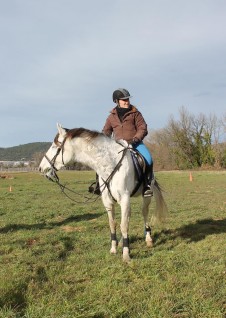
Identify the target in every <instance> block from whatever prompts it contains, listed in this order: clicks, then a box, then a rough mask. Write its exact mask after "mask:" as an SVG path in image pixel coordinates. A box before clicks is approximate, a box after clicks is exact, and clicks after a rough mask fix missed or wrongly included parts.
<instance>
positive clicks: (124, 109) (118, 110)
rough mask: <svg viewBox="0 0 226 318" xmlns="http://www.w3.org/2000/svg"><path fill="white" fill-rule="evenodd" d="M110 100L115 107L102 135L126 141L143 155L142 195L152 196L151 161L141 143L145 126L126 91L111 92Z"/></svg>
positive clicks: (145, 129)
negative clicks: (144, 165)
mask: <svg viewBox="0 0 226 318" xmlns="http://www.w3.org/2000/svg"><path fill="white" fill-rule="evenodd" d="M112 98H113V102H114V103H116V107H114V108H113V109H112V110H111V112H110V115H109V116H108V118H107V120H106V122H105V125H104V128H103V133H104V134H105V135H107V136H112V135H113V137H114V139H115V140H119V139H124V140H126V141H127V142H128V143H129V144H132V146H133V148H134V149H136V150H137V151H139V152H140V153H141V154H142V155H143V157H144V159H145V161H146V173H145V180H144V190H143V195H144V196H145V197H147V196H152V195H153V189H152V186H151V185H152V182H151V181H152V180H153V178H154V175H153V161H152V157H151V154H150V152H149V150H148V148H147V147H146V146H145V144H144V143H143V141H142V140H143V139H144V137H145V136H146V135H147V134H148V131H147V124H146V122H145V120H144V118H143V116H142V114H141V113H140V112H139V111H138V109H137V108H136V107H135V106H133V105H131V104H130V98H131V96H130V93H129V92H128V90H126V89H125V88H118V89H117V90H115V91H114V92H113V96H112ZM97 187H98V185H97ZM97 187H96V190H97ZM96 192H98V191H96Z"/></svg>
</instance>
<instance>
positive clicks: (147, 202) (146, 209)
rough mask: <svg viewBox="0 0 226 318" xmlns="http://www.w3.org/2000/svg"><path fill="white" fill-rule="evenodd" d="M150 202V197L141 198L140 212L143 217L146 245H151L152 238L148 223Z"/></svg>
mask: <svg viewBox="0 0 226 318" xmlns="http://www.w3.org/2000/svg"><path fill="white" fill-rule="evenodd" d="M150 203H151V197H146V198H143V206H142V214H143V218H144V227H145V241H146V244H147V247H152V246H153V240H152V237H151V226H150V224H149V220H148V219H149V218H148V214H149V205H150Z"/></svg>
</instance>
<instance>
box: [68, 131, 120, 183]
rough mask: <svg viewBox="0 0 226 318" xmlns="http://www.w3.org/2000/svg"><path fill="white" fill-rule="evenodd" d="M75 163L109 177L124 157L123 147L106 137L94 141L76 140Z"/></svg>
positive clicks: (99, 137)
mask: <svg viewBox="0 0 226 318" xmlns="http://www.w3.org/2000/svg"><path fill="white" fill-rule="evenodd" d="M74 146H75V161H78V162H80V163H82V164H85V165H87V166H89V167H90V168H92V169H93V170H95V171H96V172H97V173H98V174H99V175H101V176H103V177H104V176H108V175H109V174H110V173H111V172H112V170H113V169H114V168H115V166H116V165H117V163H118V162H119V160H120V158H121V157H122V152H121V151H122V150H123V147H122V146H121V145H119V144H118V143H116V142H115V141H114V140H112V139H109V138H108V137H105V136H98V137H96V138H93V139H92V140H89V141H88V140H86V139H85V138H76V140H75V143H74Z"/></svg>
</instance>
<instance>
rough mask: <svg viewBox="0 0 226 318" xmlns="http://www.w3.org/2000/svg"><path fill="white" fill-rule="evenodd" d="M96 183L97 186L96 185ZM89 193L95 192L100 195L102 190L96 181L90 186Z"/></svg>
mask: <svg viewBox="0 0 226 318" xmlns="http://www.w3.org/2000/svg"><path fill="white" fill-rule="evenodd" d="M94 185H95V187H94ZM88 191H89V193H93V194H97V195H100V194H101V192H100V188H99V186H98V185H97V184H96V182H94V183H92V184H91V186H90V187H89V189H88Z"/></svg>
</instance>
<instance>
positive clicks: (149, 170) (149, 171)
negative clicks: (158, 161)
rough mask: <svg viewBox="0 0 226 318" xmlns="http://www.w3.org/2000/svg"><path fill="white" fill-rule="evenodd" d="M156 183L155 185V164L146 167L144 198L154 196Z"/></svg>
mask: <svg viewBox="0 0 226 318" xmlns="http://www.w3.org/2000/svg"><path fill="white" fill-rule="evenodd" d="M154 183H155V178H154V172H153V163H152V164H151V165H147V166H146V171H145V175H144V189H143V196H144V197H152V196H153V188H154Z"/></svg>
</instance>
